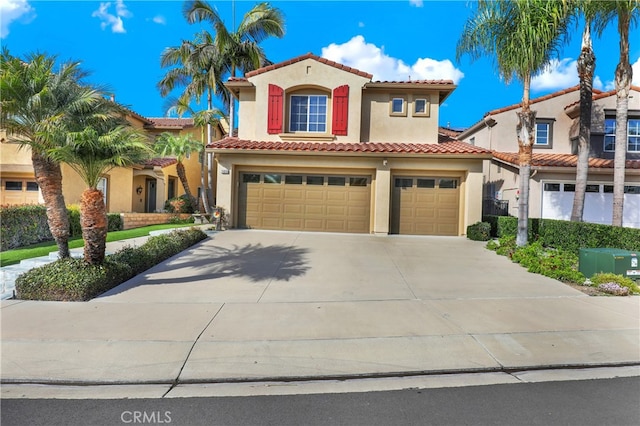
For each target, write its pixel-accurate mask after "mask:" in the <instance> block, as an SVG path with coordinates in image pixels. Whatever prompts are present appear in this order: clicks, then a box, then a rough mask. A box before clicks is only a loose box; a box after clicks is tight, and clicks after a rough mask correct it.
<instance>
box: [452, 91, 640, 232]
mask: <svg viewBox="0 0 640 426" xmlns="http://www.w3.org/2000/svg"><path fill="white" fill-rule="evenodd" d="M579 99H580V91H579V88H578V86H575V87H572V88H569V89H566V90H561V91H558V92H555V93H552V94H549V95H546V96H543V97H540V98H536V99H533V100H532V105H531V108H532V109H533V110H535V111H537V118H536V142H535V144H534V146H533V159H532V167H531V180H530V195H529V206H530V208H529V215H530V216H531V217H543V218H551V219H563V220H569V219H570V217H571V210H572V206H573V191H574V188H575V175H576V155H575V154H576V153H577V139H578V126H579V115H580V102H579ZM615 108H616V93H615V91H609V92H601V91H599V90H594V93H593V109H592V125H591V154H590V157H591V158H590V160H589V178H588V186H587V191H586V194H585V208H584V215H583V218H584V220H585V221H586V222H593V223H603V224H611V220H612V208H613V207H612V205H613V193H612V192H613V186H612V185H613V155H614V152H613V151H614V145H615V116H616V111H615ZM519 109H520V105H519V104H517V105H511V106H508V107H505V108H500V109H497V110H494V111H490V112H488V113H487V114H485V116H484V118H483V119H482V120H480V121H479V122H478V123H476V124H475V125H473V126H472V127H470V128H469V129H467V130H465V131H464V132H462V133H461V134H460V135H458V139H459V140H461V141H464V142H467V143H469V144H472V145H475V146H479V147H483V148H487V149H490V150H492V152H493V155H494V158H493V160H492V161H491V162H490V163H488V164H486V165H485V170H484V176H485V185H484V196H485V198H486V199H488V200H491V199H496V200H504V201H507V202H508V204H509V207H508V212H509V213H510V214H511V215H514V216H517V207H518V203H517V199H518V185H519V175H518V152H517V151H518V142H517V139H516V132H515V129H516V122H517V116H516V112H517V111H518V110H519ZM628 133H629V135H628V141H627V162H626V177H625V199H624V220H623V224H624V226H629V227H635V228H640V87H637V86H632V88H631V92H630V95H629V121H628Z"/></svg>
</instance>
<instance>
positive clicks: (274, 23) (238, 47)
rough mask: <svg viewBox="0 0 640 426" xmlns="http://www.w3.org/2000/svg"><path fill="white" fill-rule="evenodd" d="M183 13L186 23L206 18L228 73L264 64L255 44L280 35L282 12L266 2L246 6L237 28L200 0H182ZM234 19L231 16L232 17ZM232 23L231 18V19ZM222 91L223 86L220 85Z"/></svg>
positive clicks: (231, 113) (231, 109)
mask: <svg viewBox="0 0 640 426" xmlns="http://www.w3.org/2000/svg"><path fill="white" fill-rule="evenodd" d="M182 10H183V14H184V16H185V18H186V19H187V22H189V23H190V24H193V23H196V22H202V21H208V22H210V23H211V25H212V26H213V29H214V30H215V34H216V36H215V40H214V43H213V45H214V46H215V49H216V50H217V52H218V54H219V55H220V56H221V59H220V60H221V64H223V65H224V67H225V69H226V70H228V71H229V73H230V74H231V77H235V76H236V71H238V70H240V71H242V72H243V73H246V72H248V71H252V70H254V69H257V68H260V67H262V66H264V65H268V64H269V63H270V62H269V61H268V60H267V57H266V54H265V53H264V50H263V49H262V48H261V47H260V46H259V43H261V42H262V41H263V40H265V39H267V38H269V37H278V38H281V37H282V36H284V31H285V30H284V16H283V14H282V12H281V11H280V10H279V9H277V8H274V7H272V6H270V5H269V4H268V3H259V4H257V5H255V6H254V7H253V8H252V9H251V10H249V11H248V12H247V13H246V14H245V15H244V18H243V19H242V21H241V22H240V25H238V28H237V29H232V30H231V31H229V29H227V27H226V26H225V24H224V22H223V21H222V19H221V18H220V16H219V15H218V12H217V11H216V10H215V8H213V7H212V6H211V5H210V4H209V3H207V2H206V1H203V0H195V1H189V0H188V1H185V2H184V5H183V9H182ZM234 21H235V17H234ZM234 26H235V22H234ZM224 90H225V91H226V88H224ZM228 99H229V133H230V135H231V136H233V131H234V111H235V101H234V99H233V97H232V96H229V97H228Z"/></svg>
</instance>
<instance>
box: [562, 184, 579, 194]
mask: <svg viewBox="0 0 640 426" xmlns="http://www.w3.org/2000/svg"><path fill="white" fill-rule="evenodd" d="M564 192H576V185H575V184H574V183H565V184H564Z"/></svg>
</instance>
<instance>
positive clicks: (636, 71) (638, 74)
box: [631, 57, 640, 86]
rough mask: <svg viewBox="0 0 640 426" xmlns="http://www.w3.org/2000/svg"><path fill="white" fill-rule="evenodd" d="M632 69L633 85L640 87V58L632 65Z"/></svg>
mask: <svg viewBox="0 0 640 426" xmlns="http://www.w3.org/2000/svg"><path fill="white" fill-rule="evenodd" d="M631 68H632V69H633V79H632V80H631V84H633V85H634V86H640V57H638V59H636V61H635V62H634V63H633V64H631Z"/></svg>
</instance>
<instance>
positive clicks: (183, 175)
mask: <svg viewBox="0 0 640 426" xmlns="http://www.w3.org/2000/svg"><path fill="white" fill-rule="evenodd" d="M176 172H177V173H178V178H179V179H180V182H181V183H182V187H183V188H184V193H185V194H187V197H189V199H190V200H191V203H192V204H193V206H194V207H195V208H197V206H198V200H196V199H195V197H194V196H193V194H192V192H191V188H189V181H188V180H187V174H186V173H185V171H184V164H182V162H180V161H178V164H176Z"/></svg>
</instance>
